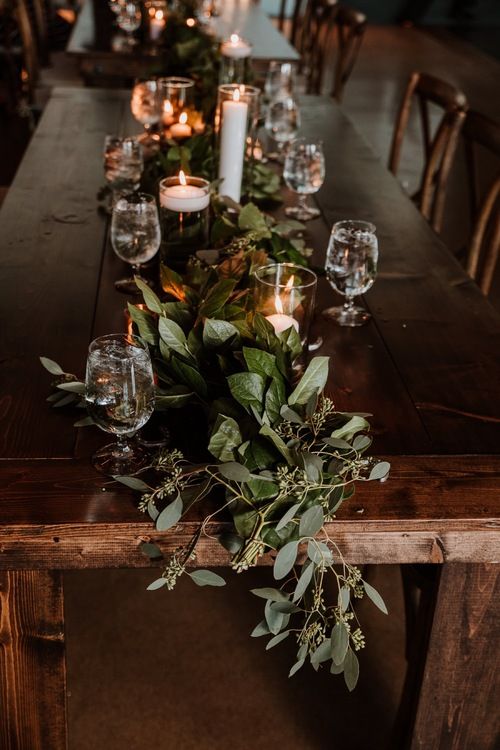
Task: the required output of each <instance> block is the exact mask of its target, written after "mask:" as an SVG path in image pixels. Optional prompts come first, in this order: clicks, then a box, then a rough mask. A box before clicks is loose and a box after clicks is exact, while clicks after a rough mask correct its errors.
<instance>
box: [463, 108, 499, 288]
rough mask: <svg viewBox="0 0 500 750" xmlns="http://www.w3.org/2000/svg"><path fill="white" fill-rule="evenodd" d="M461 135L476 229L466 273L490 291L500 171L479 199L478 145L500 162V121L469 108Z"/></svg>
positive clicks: (495, 256) (496, 245)
mask: <svg viewBox="0 0 500 750" xmlns="http://www.w3.org/2000/svg"><path fill="white" fill-rule="evenodd" d="M462 134H463V136H464V139H465V153H466V157H467V167H468V173H469V188H470V196H471V209H472V218H473V224H472V226H473V229H472V234H471V239H470V242H469V246H468V251H467V266H466V267H467V273H469V274H470V275H471V276H472V278H473V279H475V280H476V281H477V283H478V285H479V287H480V289H481V291H482V292H483V294H488V292H489V290H490V287H491V282H492V279H493V274H494V271H495V267H496V263H497V260H498V255H499V252H500V206H499V203H500V171H498V172H497V174H496V176H495V178H494V179H493V181H492V183H491V185H490V186H489V187H488V189H487V191H486V193H485V195H484V197H483V198H482V200H480V198H479V189H478V174H477V160H476V150H477V149H476V147H477V146H478V145H479V146H481V147H483V148H484V149H486V150H487V151H488V152H489V153H490V154H492V155H493V156H494V157H497V159H498V160H499V161H500V123H498V122H495V121H494V120H491V119H490V118H489V117H485V116H484V115H481V114H480V113H479V112H474V111H469V112H468V113H467V117H466V118H465V123H464V127H463V130H462Z"/></svg>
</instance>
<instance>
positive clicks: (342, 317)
mask: <svg viewBox="0 0 500 750" xmlns="http://www.w3.org/2000/svg"><path fill="white" fill-rule="evenodd" d="M375 232H376V228H375V226H374V225H373V224H371V223H370V222H368V221H357V220H353V219H349V220H347V221H338V222H337V223H336V224H334V225H333V229H332V233H331V235H330V241H329V243H328V250H327V253H326V263H325V270H326V275H327V278H328V281H329V282H330V284H331V285H332V287H333V288H334V289H335V291H336V292H338V293H339V294H342V295H344V296H345V297H346V302H345V303H344V305H343V306H342V307H330V308H328V309H327V310H324V311H323V315H324V316H326V317H327V318H331V319H333V320H335V322H336V323H338V324H339V325H341V326H349V327H354V326H361V325H363V323H366V322H367V320H369V319H370V317H371V315H370V313H369V312H368V311H367V310H365V309H364V308H363V307H356V306H355V305H354V301H353V298H354V297H357V296H358V295H359V294H364V293H365V292H367V291H368V289H370V288H371V287H372V286H373V283H374V281H375V276H376V274H377V261H378V242H377V237H376V235H375Z"/></svg>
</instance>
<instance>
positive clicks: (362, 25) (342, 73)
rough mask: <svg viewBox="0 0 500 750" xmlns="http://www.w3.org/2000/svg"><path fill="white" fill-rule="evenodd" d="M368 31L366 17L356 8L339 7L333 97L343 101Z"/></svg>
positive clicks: (335, 30) (336, 23)
mask: <svg viewBox="0 0 500 750" xmlns="http://www.w3.org/2000/svg"><path fill="white" fill-rule="evenodd" d="M365 30H366V16H365V14H364V13H360V12H359V11H357V10H354V8H348V7H346V6H344V5H339V8H338V11H337V15H336V17H335V23H334V32H335V37H336V51H335V54H336V59H335V75H334V81H333V88H332V96H333V97H334V99H336V100H337V101H338V102H340V101H342V97H343V94H344V88H345V85H346V83H347V81H348V80H349V77H350V75H351V73H352V70H353V68H354V65H355V63H356V60H357V59H358V54H359V50H360V47H361V43H362V41H363V36H364V33H365Z"/></svg>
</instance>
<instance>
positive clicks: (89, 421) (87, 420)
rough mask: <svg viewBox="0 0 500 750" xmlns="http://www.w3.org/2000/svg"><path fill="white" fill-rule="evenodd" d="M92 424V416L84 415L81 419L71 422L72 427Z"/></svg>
mask: <svg viewBox="0 0 500 750" xmlns="http://www.w3.org/2000/svg"><path fill="white" fill-rule="evenodd" d="M94 424H95V422H94V420H93V419H92V417H84V418H83V419H79V420H78V422H73V427H90V426H91V425H94Z"/></svg>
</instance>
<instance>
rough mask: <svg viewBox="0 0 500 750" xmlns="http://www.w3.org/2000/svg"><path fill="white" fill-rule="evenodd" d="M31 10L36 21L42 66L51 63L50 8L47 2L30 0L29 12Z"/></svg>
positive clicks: (36, 33)
mask: <svg viewBox="0 0 500 750" xmlns="http://www.w3.org/2000/svg"><path fill="white" fill-rule="evenodd" d="M30 8H31V15H32V18H33V20H34V31H35V35H36V42H37V47H38V53H39V55H40V62H41V63H42V65H48V64H49V63H50V51H49V24H48V16H49V11H50V8H49V6H48V3H47V2H46V0H29V7H28V10H29V9H30Z"/></svg>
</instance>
